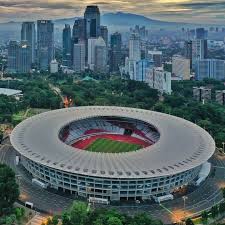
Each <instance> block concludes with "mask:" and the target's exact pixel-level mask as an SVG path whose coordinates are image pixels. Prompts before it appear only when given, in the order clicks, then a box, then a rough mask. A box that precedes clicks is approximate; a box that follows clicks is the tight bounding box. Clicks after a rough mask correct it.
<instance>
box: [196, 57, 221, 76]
mask: <svg viewBox="0 0 225 225" xmlns="http://www.w3.org/2000/svg"><path fill="white" fill-rule="evenodd" d="M205 78H211V79H215V80H224V79H225V61H224V60H219V59H202V60H197V61H196V66H195V79H196V80H203V79H205Z"/></svg>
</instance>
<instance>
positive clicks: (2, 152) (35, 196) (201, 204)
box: [0, 140, 225, 224]
mask: <svg viewBox="0 0 225 225" xmlns="http://www.w3.org/2000/svg"><path fill="white" fill-rule="evenodd" d="M15 155H16V152H15V150H14V149H13V147H12V146H11V145H10V143H9V141H8V140H6V141H5V142H4V145H3V146H1V147H0V162H4V163H6V164H8V165H9V166H10V167H11V168H12V169H13V170H14V171H15V172H16V175H17V176H18V177H19V184H20V190H21V194H20V200H21V201H23V202H25V201H30V202H33V203H34V207H36V208H38V209H40V210H42V211H46V212H48V213H49V214H53V213H60V212H62V211H63V210H65V209H66V208H68V207H69V206H71V204H72V202H73V201H74V200H75V198H72V197H71V196H64V195H62V194H60V195H59V194H56V193H53V192H52V191H49V190H43V189H41V188H39V187H37V186H36V185H33V184H32V182H31V177H30V175H29V174H28V173H27V172H26V171H25V170H24V169H23V167H22V166H16V165H15ZM211 162H212V164H213V169H214V170H215V172H214V174H212V175H211V176H210V177H209V178H208V179H207V180H206V181H205V182H204V183H203V184H201V185H200V187H198V188H197V189H195V190H194V191H192V192H190V193H189V194H186V196H187V197H188V198H187V200H186V204H185V205H186V207H185V210H184V202H183V199H182V198H181V197H180V198H177V199H175V200H173V201H168V202H165V203H163V204H161V205H159V204H147V203H146V204H145V203H143V204H136V205H135V204H134V205H120V206H111V205H110V206H107V207H109V208H116V209H118V210H120V211H122V212H124V213H128V214H130V215H134V214H135V213H137V212H143V211H144V212H147V213H149V214H151V215H152V216H153V217H155V218H160V219H161V220H162V221H163V222H164V223H165V224H170V223H172V222H178V221H180V220H181V219H183V218H184V217H190V216H192V215H194V214H196V213H198V212H200V211H202V210H204V209H207V208H211V206H212V205H214V204H215V203H219V202H220V201H221V200H222V199H223V196H222V193H221V190H220V189H221V187H225V180H224V178H225V156H224V155H220V154H216V155H214V156H213V157H212V159H211ZM95 207H102V206H99V205H95ZM104 207H106V206H104Z"/></svg>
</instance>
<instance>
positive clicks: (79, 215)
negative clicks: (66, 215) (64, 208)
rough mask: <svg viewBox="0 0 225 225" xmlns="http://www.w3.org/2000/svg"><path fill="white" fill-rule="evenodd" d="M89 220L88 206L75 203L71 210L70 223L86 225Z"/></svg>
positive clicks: (82, 203)
mask: <svg viewBox="0 0 225 225" xmlns="http://www.w3.org/2000/svg"><path fill="white" fill-rule="evenodd" d="M87 218H88V212H87V204H86V203H84V202H74V203H73V205H72V207H71V210H70V221H71V223H72V224H73V225H84V224H85V222H86V220H87Z"/></svg>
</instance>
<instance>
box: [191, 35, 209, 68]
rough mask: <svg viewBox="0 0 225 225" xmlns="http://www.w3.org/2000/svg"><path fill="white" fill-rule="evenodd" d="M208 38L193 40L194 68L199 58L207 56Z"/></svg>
mask: <svg viewBox="0 0 225 225" xmlns="http://www.w3.org/2000/svg"><path fill="white" fill-rule="evenodd" d="M207 50H208V47H207V40H204V39H196V40H193V41H192V68H195V64H196V61H197V60H201V59H205V58H207Z"/></svg>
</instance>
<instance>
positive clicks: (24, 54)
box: [7, 41, 32, 73]
mask: <svg viewBox="0 0 225 225" xmlns="http://www.w3.org/2000/svg"><path fill="white" fill-rule="evenodd" d="M31 64H32V62H31V48H30V45H29V43H28V42H27V41H21V43H19V42H17V41H10V42H9V46H8V65H7V71H8V72H9V73H28V72H30V70H31Z"/></svg>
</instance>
